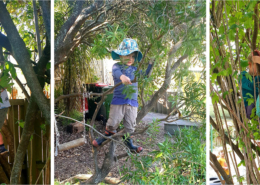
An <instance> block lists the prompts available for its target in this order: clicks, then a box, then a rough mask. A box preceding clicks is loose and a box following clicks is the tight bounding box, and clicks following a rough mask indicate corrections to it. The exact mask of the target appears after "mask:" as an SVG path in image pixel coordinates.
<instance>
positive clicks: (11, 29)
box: [0, 1, 50, 122]
mask: <svg viewBox="0 0 260 185" xmlns="http://www.w3.org/2000/svg"><path fill="white" fill-rule="evenodd" d="M0 21H1V23H2V25H3V27H4V29H5V32H6V33H7V36H8V39H9V41H10V43H11V46H12V50H13V54H14V55H13V56H14V58H15V59H16V61H17V62H18V63H19V66H21V69H22V71H23V74H24V76H25V78H26V81H27V83H28V86H29V88H30V90H31V91H32V96H35V97H36V96H37V98H36V99H35V100H36V102H37V104H38V106H39V108H40V110H41V111H42V113H43V115H44V117H45V119H46V121H47V122H49V121H50V105H49V102H48V100H47V99H46V97H45V95H44V93H43V91H42V87H41V85H40V83H39V81H38V80H36V79H37V76H36V75H35V73H34V70H33V68H32V65H31V63H30V55H29V53H28V51H27V48H26V46H25V43H24V42H23V40H22V39H21V37H20V36H19V33H18V31H17V29H16V27H15V25H14V23H13V21H12V19H11V17H10V15H9V13H8V11H7V10H6V7H5V4H4V3H3V1H1V2H0Z"/></svg>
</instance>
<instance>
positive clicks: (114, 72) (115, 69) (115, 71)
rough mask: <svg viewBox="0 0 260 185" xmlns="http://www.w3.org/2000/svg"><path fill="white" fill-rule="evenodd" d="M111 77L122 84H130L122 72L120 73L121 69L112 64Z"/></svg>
mask: <svg viewBox="0 0 260 185" xmlns="http://www.w3.org/2000/svg"><path fill="white" fill-rule="evenodd" d="M112 75H113V76H114V77H115V78H117V79H120V80H121V81H122V83H123V84H132V83H131V80H130V78H128V77H127V76H125V75H123V73H122V71H121V69H120V67H119V65H118V64H114V65H113V68H112ZM115 85H116V84H115Z"/></svg>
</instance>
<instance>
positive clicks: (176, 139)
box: [122, 127, 206, 184]
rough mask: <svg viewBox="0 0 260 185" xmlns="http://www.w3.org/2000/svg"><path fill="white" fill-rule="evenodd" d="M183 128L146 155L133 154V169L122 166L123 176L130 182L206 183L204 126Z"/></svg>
mask: <svg viewBox="0 0 260 185" xmlns="http://www.w3.org/2000/svg"><path fill="white" fill-rule="evenodd" d="M198 129H199V131H198V130H197V129H196V130H195V129H192V128H183V129H181V131H179V132H176V134H175V135H174V136H171V135H168V136H166V137H165V141H164V142H162V143H157V145H158V148H159V149H158V150H154V151H152V152H150V153H149V154H148V155H145V156H138V155H130V157H129V158H128V160H129V159H130V160H131V167H130V169H129V168H128V167H126V166H123V169H122V173H123V174H124V176H123V177H122V180H127V181H128V182H129V183H131V184H205V182H206V180H205V179H206V151H205V146H206V145H205V143H206V131H205V127H201V128H198Z"/></svg>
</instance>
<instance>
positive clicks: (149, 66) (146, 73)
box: [139, 62, 153, 76]
mask: <svg viewBox="0 0 260 185" xmlns="http://www.w3.org/2000/svg"><path fill="white" fill-rule="evenodd" d="M152 66H153V62H149V64H148V67H147V69H146V71H145V73H143V71H142V70H140V72H139V73H140V74H141V75H143V76H147V75H148V74H149V73H150V71H151V69H152Z"/></svg>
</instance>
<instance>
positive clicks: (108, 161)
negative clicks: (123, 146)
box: [87, 141, 116, 184]
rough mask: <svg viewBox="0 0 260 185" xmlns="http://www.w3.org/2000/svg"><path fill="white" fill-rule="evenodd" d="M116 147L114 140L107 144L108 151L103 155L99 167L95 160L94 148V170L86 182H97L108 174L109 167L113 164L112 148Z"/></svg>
mask: <svg viewBox="0 0 260 185" xmlns="http://www.w3.org/2000/svg"><path fill="white" fill-rule="evenodd" d="M115 148H116V143H115V142H114V141H112V142H111V144H110V146H109V151H108V153H106V155H105V159H104V161H103V165H102V167H101V168H99V167H98V161H97V149H96V148H94V150H95V152H94V154H93V155H94V159H95V161H94V162H95V169H96V170H95V172H94V174H93V175H92V177H91V178H90V179H89V180H88V181H87V184H98V183H100V182H102V181H103V180H104V179H105V177H106V176H107V175H108V173H109V172H110V171H111V169H112V168H113V166H114V163H115V158H114V150H115Z"/></svg>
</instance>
